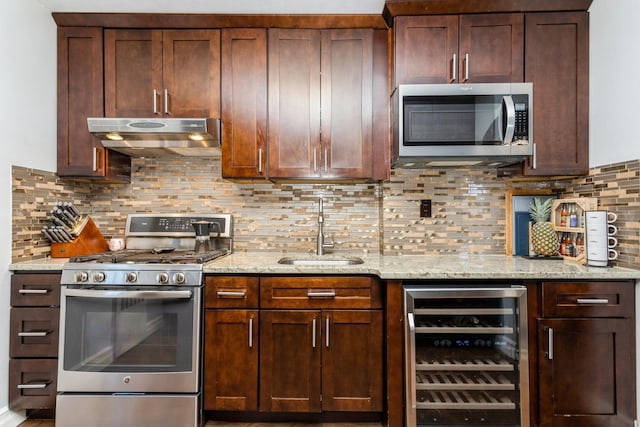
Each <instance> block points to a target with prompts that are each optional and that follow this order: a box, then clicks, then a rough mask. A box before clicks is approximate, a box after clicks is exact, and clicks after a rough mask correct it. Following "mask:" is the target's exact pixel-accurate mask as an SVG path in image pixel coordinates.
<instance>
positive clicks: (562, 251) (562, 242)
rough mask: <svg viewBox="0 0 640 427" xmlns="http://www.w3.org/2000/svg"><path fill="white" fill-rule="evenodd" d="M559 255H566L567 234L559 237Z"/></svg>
mask: <svg viewBox="0 0 640 427" xmlns="http://www.w3.org/2000/svg"><path fill="white" fill-rule="evenodd" d="M558 252H560V255H567V233H562V237H560V250H559V251H558Z"/></svg>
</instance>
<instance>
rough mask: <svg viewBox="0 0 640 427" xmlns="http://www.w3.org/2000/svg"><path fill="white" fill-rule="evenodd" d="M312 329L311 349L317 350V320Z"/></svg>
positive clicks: (314, 320)
mask: <svg viewBox="0 0 640 427" xmlns="http://www.w3.org/2000/svg"><path fill="white" fill-rule="evenodd" d="M311 327H312V328H313V331H311V347H313V348H316V318H315V317H314V318H313V322H312V325H311Z"/></svg>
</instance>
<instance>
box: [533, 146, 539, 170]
mask: <svg viewBox="0 0 640 427" xmlns="http://www.w3.org/2000/svg"><path fill="white" fill-rule="evenodd" d="M532 168H533V169H537V168H538V146H537V145H536V143H535V142H534V143H533V166H532Z"/></svg>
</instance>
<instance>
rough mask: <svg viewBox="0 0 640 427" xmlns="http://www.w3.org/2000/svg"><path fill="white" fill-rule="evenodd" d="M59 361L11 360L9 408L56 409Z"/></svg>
mask: <svg viewBox="0 0 640 427" xmlns="http://www.w3.org/2000/svg"><path fill="white" fill-rule="evenodd" d="M57 375H58V359H11V360H9V407H10V408H11V409H44V408H54V407H55V404H56V389H57V381H56V379H57Z"/></svg>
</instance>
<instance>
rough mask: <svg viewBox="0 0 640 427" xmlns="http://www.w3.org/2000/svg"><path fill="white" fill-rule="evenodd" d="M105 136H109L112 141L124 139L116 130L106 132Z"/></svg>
mask: <svg viewBox="0 0 640 427" xmlns="http://www.w3.org/2000/svg"><path fill="white" fill-rule="evenodd" d="M105 137H106V138H109V139H110V140H112V141H122V140H124V138H123V137H122V135H120V134H119V133H116V132H110V133H108V134H106V135H105Z"/></svg>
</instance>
